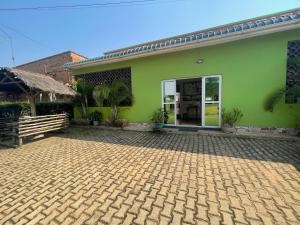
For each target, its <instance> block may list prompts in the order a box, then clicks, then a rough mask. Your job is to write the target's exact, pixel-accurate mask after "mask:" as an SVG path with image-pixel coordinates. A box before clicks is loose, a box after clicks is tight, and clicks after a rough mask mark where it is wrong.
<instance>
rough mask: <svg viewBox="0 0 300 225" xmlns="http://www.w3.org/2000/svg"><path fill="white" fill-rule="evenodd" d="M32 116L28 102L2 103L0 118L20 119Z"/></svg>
mask: <svg viewBox="0 0 300 225" xmlns="http://www.w3.org/2000/svg"><path fill="white" fill-rule="evenodd" d="M28 115H30V105H29V103H26V102H0V118H18V117H20V116H28Z"/></svg>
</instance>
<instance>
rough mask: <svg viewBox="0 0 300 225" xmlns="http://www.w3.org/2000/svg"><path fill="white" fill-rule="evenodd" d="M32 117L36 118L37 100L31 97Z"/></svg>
mask: <svg viewBox="0 0 300 225" xmlns="http://www.w3.org/2000/svg"><path fill="white" fill-rule="evenodd" d="M29 102H30V112H31V116H36V106H35V98H34V97H32V96H31V97H29Z"/></svg>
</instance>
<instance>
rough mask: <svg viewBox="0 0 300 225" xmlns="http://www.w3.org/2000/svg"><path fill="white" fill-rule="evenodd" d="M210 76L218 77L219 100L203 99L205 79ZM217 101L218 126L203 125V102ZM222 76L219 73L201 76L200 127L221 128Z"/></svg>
mask: <svg viewBox="0 0 300 225" xmlns="http://www.w3.org/2000/svg"><path fill="white" fill-rule="evenodd" d="M212 77H218V78H219V101H206V100H205V79H207V78H212ZM208 102H209V103H212V104H214V103H219V104H218V114H219V115H218V116H219V124H218V126H206V125H205V103H208ZM221 112H222V76H221V75H211V76H204V77H202V124H201V127H207V128H221V124H222V121H221V120H222V117H221Z"/></svg>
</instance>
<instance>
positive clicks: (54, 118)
mask: <svg viewBox="0 0 300 225" xmlns="http://www.w3.org/2000/svg"><path fill="white" fill-rule="evenodd" d="M68 126H69V119H68V116H67V114H57V115H46V116H35V117H20V118H19V120H18V121H6V122H3V125H2V126H0V129H1V132H0V134H1V133H2V131H3V133H4V135H6V136H10V137H11V138H12V139H13V140H14V141H13V142H14V144H16V141H17V142H18V143H17V144H18V145H19V146H20V145H22V144H23V139H24V138H26V137H30V136H37V135H40V134H45V133H47V132H51V131H57V130H63V129H65V128H67V127H68ZM5 129H6V130H5Z"/></svg>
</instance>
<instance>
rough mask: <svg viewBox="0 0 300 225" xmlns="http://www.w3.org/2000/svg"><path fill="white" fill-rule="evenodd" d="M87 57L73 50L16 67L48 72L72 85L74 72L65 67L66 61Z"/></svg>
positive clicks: (75, 60)
mask: <svg viewBox="0 0 300 225" xmlns="http://www.w3.org/2000/svg"><path fill="white" fill-rule="evenodd" d="M85 59H87V57H85V56H82V55H80V54H77V53H75V52H72V51H66V52H62V53H59V54H56V55H52V56H48V57H46V58H42V59H38V60H36V61H33V62H29V63H26V64H23V65H19V66H17V67H16V68H17V69H22V70H26V71H30V72H35V73H40V74H46V75H48V76H51V77H52V78H54V79H55V80H57V81H60V82H63V83H64V84H69V85H71V83H72V74H71V73H70V72H69V71H68V70H67V69H65V68H64V67H63V65H64V64H65V63H66V62H77V61H80V60H85Z"/></svg>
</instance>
